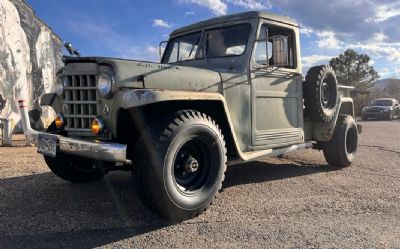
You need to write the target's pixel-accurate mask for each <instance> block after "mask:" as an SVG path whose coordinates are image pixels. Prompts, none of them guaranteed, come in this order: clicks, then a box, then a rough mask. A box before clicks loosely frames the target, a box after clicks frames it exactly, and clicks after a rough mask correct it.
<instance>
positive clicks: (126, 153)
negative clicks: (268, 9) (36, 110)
mask: <svg viewBox="0 0 400 249" xmlns="http://www.w3.org/2000/svg"><path fill="white" fill-rule="evenodd" d="M63 60H64V63H65V67H64V68H63V69H62V70H61V71H60V74H59V75H58V77H57V79H56V81H57V83H56V84H57V91H56V93H52V94H47V95H45V96H43V98H42V100H41V105H43V106H51V107H53V109H54V110H55V111H56V113H58V114H57V118H56V119H55V120H54V122H53V124H52V125H51V126H50V127H49V128H48V130H47V132H38V131H34V130H32V129H31V128H30V125H29V118H28V114H27V110H26V105H25V104H24V101H23V100H22V101H21V102H20V105H21V115H22V122H23V126H24V128H25V133H26V135H27V137H28V138H29V139H30V140H31V141H32V143H34V144H36V145H37V146H38V151H39V152H40V153H42V154H43V155H44V159H45V161H46V163H47V165H48V166H49V168H50V169H51V170H52V171H53V172H54V174H56V175H57V176H59V177H61V178H63V179H65V180H67V181H71V182H75V183H86V182H90V181H95V180H98V179H101V178H102V177H103V176H104V175H105V174H106V173H107V172H108V171H110V170H118V169H121V170H122V169H124V170H131V171H132V175H133V179H134V183H135V186H136V188H137V190H138V195H139V196H140V198H141V200H142V201H143V202H144V203H145V204H146V205H147V206H148V207H149V208H150V209H152V210H153V211H155V212H156V213H158V214H159V215H162V216H164V217H166V218H168V219H171V220H183V219H188V218H191V217H194V216H196V215H199V214H201V213H202V212H203V211H205V210H206V209H207V208H208V207H209V206H210V204H211V203H212V202H213V200H214V198H215V197H216V195H217V194H218V192H219V190H220V189H221V186H222V182H223V180H224V177H225V176H224V174H225V170H226V167H227V165H229V164H235V163H240V162H245V161H250V160H255V159H258V158H260V157H263V156H276V155H280V154H284V153H287V152H291V151H294V150H298V149H307V148H314V149H319V150H322V151H323V152H324V155H325V158H326V160H327V162H328V164H329V165H331V166H333V167H346V166H349V165H350V164H351V163H352V162H353V160H354V155H355V154H356V151H357V140H358V131H359V128H358V126H357V124H356V121H355V118H354V111H353V100H352V99H351V98H350V91H351V90H352V88H351V87H343V86H339V85H338V82H337V80H336V77H335V73H334V71H333V70H332V68H330V67H329V66H316V67H313V68H311V69H310V70H309V71H308V73H307V75H306V76H305V80H303V77H302V67H301V54H300V39H299V26H298V24H297V23H296V21H294V20H292V19H290V18H287V17H282V16H279V15H276V14H272V13H264V12H255V11H252V12H246V13H240V14H234V15H228V16H222V17H218V18H214V19H211V20H207V21H202V22H199V23H196V24H193V25H190V26H187V27H184V28H180V29H177V30H175V31H174V32H173V33H172V34H171V35H170V39H169V41H168V43H167V45H166V48H165V52H164V53H163V55H162V59H161V63H151V62H143V61H134V60H123V59H113V58H102V57H64V58H63Z"/></svg>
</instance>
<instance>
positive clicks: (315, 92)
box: [303, 65, 339, 122]
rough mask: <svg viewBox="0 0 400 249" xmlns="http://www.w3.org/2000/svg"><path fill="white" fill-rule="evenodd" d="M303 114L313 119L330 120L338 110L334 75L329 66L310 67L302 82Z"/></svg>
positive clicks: (336, 85) (319, 120)
mask: <svg viewBox="0 0 400 249" xmlns="http://www.w3.org/2000/svg"><path fill="white" fill-rule="evenodd" d="M303 91H304V93H303V95H304V106H305V110H304V112H305V115H306V116H307V117H309V118H310V119H311V120H313V121H317V122H331V121H332V119H333V117H334V116H335V114H336V112H337V111H338V103H339V94H338V83H337V80H336V75H335V72H334V71H333V69H332V68H331V67H330V66H326V65H322V66H316V67H312V68H310V70H308V72H307V75H306V81H305V82H304V83H303Z"/></svg>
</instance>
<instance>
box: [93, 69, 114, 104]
mask: <svg viewBox="0 0 400 249" xmlns="http://www.w3.org/2000/svg"><path fill="white" fill-rule="evenodd" d="M97 91H98V92H99V93H100V95H101V96H102V97H104V98H106V99H110V98H112V97H113V95H114V93H115V75H114V72H113V71H112V70H111V69H107V70H104V71H102V72H100V74H99V76H98V78H97Z"/></svg>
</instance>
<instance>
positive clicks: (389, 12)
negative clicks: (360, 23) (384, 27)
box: [365, 3, 400, 23]
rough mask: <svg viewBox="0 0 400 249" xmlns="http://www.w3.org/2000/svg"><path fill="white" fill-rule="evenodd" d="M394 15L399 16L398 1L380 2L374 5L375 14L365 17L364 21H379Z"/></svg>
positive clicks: (399, 5)
mask: <svg viewBox="0 0 400 249" xmlns="http://www.w3.org/2000/svg"><path fill="white" fill-rule="evenodd" d="M396 16H400V4H399V3H392V4H382V5H380V6H377V7H376V12H375V15H374V16H373V17H369V18H367V19H365V21H366V22H368V23H369V22H375V23H380V22H384V21H386V20H388V19H390V18H393V17H396Z"/></svg>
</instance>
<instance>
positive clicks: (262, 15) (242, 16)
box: [171, 11, 298, 36]
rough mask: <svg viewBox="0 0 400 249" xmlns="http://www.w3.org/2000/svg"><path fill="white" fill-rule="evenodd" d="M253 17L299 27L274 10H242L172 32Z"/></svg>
mask: <svg viewBox="0 0 400 249" xmlns="http://www.w3.org/2000/svg"><path fill="white" fill-rule="evenodd" d="M251 18H263V19H267V20H271V21H276V22H280V23H284V24H288V25H291V26H294V27H298V23H297V22H296V21H295V20H294V19H292V18H290V17H286V16H281V15H278V14H275V13H272V12H264V11H248V12H242V13H238V14H231V15H225V16H221V17H216V18H212V19H208V20H205V21H201V22H198V23H194V24H191V25H189V26H185V27H182V28H179V29H176V30H174V31H173V32H172V33H171V36H175V35H177V34H180V33H185V32H188V31H192V30H196V29H201V28H204V27H207V26H211V25H215V24H220V23H226V22H232V21H238V20H244V19H251Z"/></svg>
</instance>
